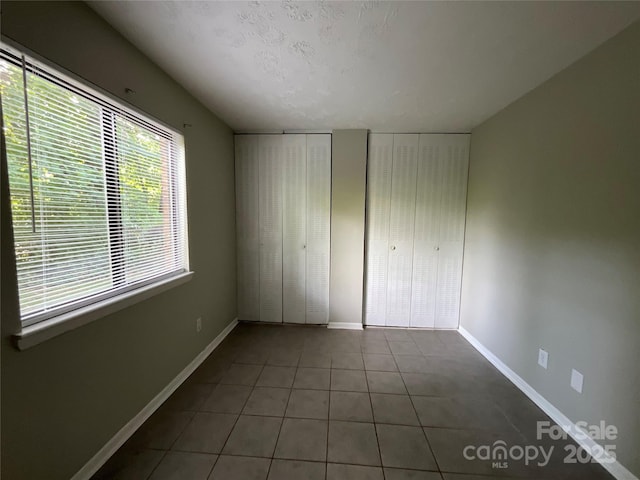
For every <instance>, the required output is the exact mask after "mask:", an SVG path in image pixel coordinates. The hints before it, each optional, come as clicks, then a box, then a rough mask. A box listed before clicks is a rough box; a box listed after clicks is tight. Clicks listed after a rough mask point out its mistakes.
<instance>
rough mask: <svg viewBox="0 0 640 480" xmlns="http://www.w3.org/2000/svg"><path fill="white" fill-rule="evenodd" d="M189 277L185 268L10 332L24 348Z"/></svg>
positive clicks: (112, 311)
mask: <svg viewBox="0 0 640 480" xmlns="http://www.w3.org/2000/svg"><path fill="white" fill-rule="evenodd" d="M192 277H193V272H185V273H181V274H180V275H176V276H175V277H171V278H168V279H165V280H161V281H159V282H156V283H152V284H151V285H146V286H144V287H141V288H138V289H136V290H131V291H130V292H126V293H123V294H122V295H118V296H116V297H113V298H109V299H106V300H102V301H100V302H96V303H93V304H91V305H87V306H86V307H82V308H79V309H77V310H74V311H72V312H68V313H65V314H62V315H59V316H57V317H53V318H50V319H48V320H44V321H42V322H38V323H36V324H34V325H29V326H28V327H24V328H23V329H22V330H21V331H20V333H17V334H15V335H14V336H13V339H14V343H15V345H16V346H17V347H18V350H26V349H27V348H31V347H33V346H35V345H38V344H39V343H42V342H44V341H46V340H49V339H50V338H53V337H57V336H58V335H61V334H63V333H65V332H68V331H70V330H74V329H76V328H78V327H81V326H82V325H86V324H87V323H91V322H93V321H94V320H98V319H99V318H102V317H106V316H107V315H110V314H112V313H114V312H117V311H118V310H122V309H123V308H126V307H129V306H131V305H134V304H136V303H139V302H141V301H143V300H146V299H147V298H151V297H153V296H155V295H157V294H159V293H162V292H165V291H167V290H169V289H171V288H174V287H177V286H178V285H182V284H183V283H186V282H188V281H189V280H191V278H192Z"/></svg>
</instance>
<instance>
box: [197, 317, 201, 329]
mask: <svg viewBox="0 0 640 480" xmlns="http://www.w3.org/2000/svg"><path fill="white" fill-rule="evenodd" d="M200 330H202V318H196V332H199V331H200Z"/></svg>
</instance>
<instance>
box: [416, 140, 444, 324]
mask: <svg viewBox="0 0 640 480" xmlns="http://www.w3.org/2000/svg"><path fill="white" fill-rule="evenodd" d="M442 137H444V135H420V148H419V155H418V176H417V178H418V181H417V184H418V188H417V192H416V220H415V234H414V249H413V285H412V292H411V322H410V326H412V327H428V328H433V327H434V326H435V318H436V281H437V276H438V257H439V255H438V253H439V234H440V206H441V196H442V178H443V177H442V158H441V155H440V154H441V144H442Z"/></svg>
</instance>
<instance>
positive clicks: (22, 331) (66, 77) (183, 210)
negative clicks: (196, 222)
mask: <svg viewBox="0 0 640 480" xmlns="http://www.w3.org/2000/svg"><path fill="white" fill-rule="evenodd" d="M0 47H1V48H2V49H3V50H4V51H5V52H7V53H8V54H9V55H10V56H12V57H13V61H11V60H7V59H5V61H9V62H10V63H14V64H17V63H18V60H19V61H20V62H21V55H25V57H28V58H27V61H26V63H27V70H28V71H31V72H33V71H34V69H35V70H37V74H39V75H41V76H42V77H44V78H46V79H48V80H50V81H52V82H53V83H58V82H57V81H56V80H57V79H59V80H61V81H62V82H64V84H61V85H60V86H61V88H64V89H67V90H70V91H73V92H74V93H76V94H78V95H81V96H83V97H84V98H87V99H89V100H91V101H94V102H96V103H97V104H98V105H100V106H103V107H106V109H105V110H103V111H102V126H104V122H105V119H106V117H111V121H112V122H113V132H112V133H113V138H112V139H114V138H115V118H116V117H115V115H114V112H117V113H118V114H121V115H122V117H123V118H124V119H126V120H129V121H133V123H135V124H137V125H139V126H142V127H143V128H149V129H150V130H152V131H155V132H158V133H160V134H161V136H162V137H164V138H167V139H171V137H173V136H174V135H177V136H178V138H179V140H180V142H179V143H180V144H181V147H182V148H181V155H180V158H179V160H178V162H177V171H176V172H175V175H176V180H175V185H177V186H178V188H172V189H171V190H172V192H171V215H172V216H176V218H177V222H176V225H177V228H179V229H180V230H181V233H180V235H181V236H182V238H183V239H184V245H182V250H183V252H184V258H183V262H182V268H181V269H180V270H177V271H173V272H168V273H165V274H161V275H158V276H154V277H152V278H148V279H145V280H141V281H137V282H134V283H132V284H131V285H128V286H125V287H117V286H116V279H115V275H116V272H115V270H112V280H113V282H114V286H113V287H112V288H113V289H117V290H111V289H110V290H107V291H104V292H101V293H98V294H94V295H90V296H87V297H84V298H80V299H76V300H71V301H69V302H66V303H63V304H61V305H59V306H57V307H54V308H52V309H51V310H49V311H45V312H41V313H36V314H32V315H27V316H26V317H25V318H23V317H22V315H21V313H20V308H18V315H17V318H16V319H14V321H13V322H12V323H13V324H14V325H13V328H12V330H13V332H14V340H15V344H16V346H17V347H18V348H19V349H24V348H28V347H30V346H33V345H36V344H38V343H40V342H41V341H44V340H46V339H48V338H52V337H54V336H57V335H59V334H61V333H64V332H66V331H68V330H71V329H74V328H77V327H79V326H81V325H84V324H86V323H89V322H91V321H94V320H96V319H98V318H102V317H104V316H106V315H109V314H111V313H114V312H115V311H118V310H121V309H123V308H126V307H128V306H130V305H133V304H135V303H138V302H140V301H142V300H145V299H147V298H149V297H151V296H154V295H156V294H158V293H161V292H163V291H166V290H168V289H170V288H173V287H175V286H177V285H180V284H183V283H185V282H187V281H189V280H191V278H192V277H193V272H192V271H191V270H190V258H189V235H188V209H187V191H186V190H187V188H186V152H185V150H186V146H185V143H184V134H183V132H181V131H180V130H178V129H176V128H174V127H172V126H170V125H168V124H166V123H164V122H162V121H159V120H157V119H156V118H154V117H153V116H151V115H150V114H148V113H147V112H144V111H142V110H140V109H138V108H136V107H135V106H132V105H131V104H129V103H128V102H127V101H126V100H124V99H122V98H120V97H117V96H114V95H112V94H111V93H109V92H106V91H105V90H103V89H102V88H100V87H98V86H97V85H95V84H93V83H91V82H89V81H87V80H86V79H84V78H81V77H79V76H78V75H76V74H74V73H72V72H70V71H68V70H66V69H65V68H64V67H61V66H59V65H57V64H55V63H53V62H51V61H49V60H47V59H44V58H42V57H41V56H39V55H38V54H36V53H34V52H32V51H30V50H29V49H28V48H26V47H23V46H22V45H20V44H18V43H16V42H14V41H12V40H11V39H9V38H6V37H5V36H1V37H0ZM3 57H4V55H3ZM49 72H50V74H51V75H53V77H51V76H50V75H48V73H49ZM43 73H44V75H43ZM102 138H103V141H104V140H105V135H104V134H103V137H102ZM114 145H115V144H114ZM114 148H115V147H114ZM104 155H105V157H106V156H107V155H106V151H105V153H104ZM4 161H7V162H8V159H3V162H4ZM109 164H111V165H110V167H111V168H114V167H115V168H116V175H117V166H118V164H117V161H116V159H115V156H114V158H113V159H112V160H111V162H107V159H106V158H105V172H104V177H105V178H104V180H105V186H106V185H107V184H108V183H109V182H110V181H111V182H112V181H113V172H112V173H111V174H110V173H109V171H108V168H109V167H108V166H109ZM7 166H8V165H7ZM110 176H111V177H112V178H111V180H110V179H109V177H110ZM7 187H9V186H8V185H7ZM5 195H6V198H7V200H8V199H9V198H10V191H9V188H8V189H7V192H3V198H4V196H5ZM111 197H116V199H117V200H118V202H119V201H120V200H121V197H120V196H119V195H116V196H111ZM106 207H107V211H106V213H107V217H108V225H109V237H110V238H109V244H110V245H111V244H112V238H111V233H112V228H113V224H112V222H115V221H119V219H117V218H116V215H119V212H117V210H118V208H119V205H112V204H111V199H109V200H108V204H107V205H106ZM9 221H10V222H11V223H13V220H9ZM12 230H13V228H12ZM11 237H12V238H11V245H10V247H11V249H12V252H13V255H14V265H15V270H14V271H15V272H16V277H15V295H16V302H17V303H18V307H19V290H18V279H17V265H16V264H15V237H14V235H13V234H12V236H11ZM175 247H176V248H177V247H179V245H177V244H176V245H175ZM110 249H111V247H110ZM108 261H109V262H110V264H111V265H112V269H113V265H114V263H113V262H114V261H116V258H115V257H114V254H113V253H112V252H110V253H109V259H108Z"/></svg>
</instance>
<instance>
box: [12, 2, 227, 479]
mask: <svg viewBox="0 0 640 480" xmlns="http://www.w3.org/2000/svg"><path fill="white" fill-rule="evenodd" d="M1 8H2V35H4V36H6V37H8V38H10V39H12V40H14V41H16V42H18V43H20V44H22V45H23V46H25V47H27V48H29V49H30V50H32V51H34V52H36V53H37V54H39V55H40V56H42V57H44V58H46V59H48V60H50V61H52V62H54V63H56V64H58V65H60V66H62V67H64V68H66V69H68V70H69V71H71V72H73V73H75V74H77V75H79V76H81V77H83V78H85V79H86V80H88V81H89V82H91V83H93V84H95V85H97V86H99V87H101V88H103V89H105V90H107V91H109V92H111V93H112V94H114V95H116V96H119V97H121V98H124V97H125V93H124V89H125V88H131V89H133V90H135V91H136V94H135V96H133V97H132V98H129V97H127V98H126V100H127V101H129V102H130V103H132V104H134V105H135V106H136V107H138V108H139V109H141V110H142V111H144V112H147V113H148V114H149V115H151V116H153V117H156V118H158V119H159V120H161V121H164V122H165V123H167V124H170V125H172V126H173V127H175V128H177V129H179V130H183V131H184V135H185V143H186V156H187V184H188V198H187V200H188V208H189V248H190V258H191V268H192V270H193V271H194V272H195V276H194V278H193V279H192V280H191V281H190V282H188V283H187V284H185V285H181V286H179V287H176V288H175V289H173V290H170V291H168V292H165V293H162V294H160V295H158V296H156V297H153V298H151V299H149V300H146V301H144V302H142V303H139V304H137V305H135V306H133V307H130V308H127V309H125V310H122V311H120V312H118V313H116V314H114V315H111V316H108V317H105V318H103V319H101V320H98V321H95V322H93V323H91V324H89V325H86V326H84V327H81V328H79V329H77V330H74V331H72V332H70V333H66V334H64V335H61V336H59V337H56V338H54V339H52V340H49V341H47V342H45V343H42V344H40V345H38V346H35V347H33V348H31V349H29V350H26V351H23V352H18V351H17V350H15V349H14V348H13V347H12V346H11V345H10V342H9V338H8V335H7V334H8V332H7V330H6V328H5V329H4V330H3V344H2V477H3V478H7V479H14V480H20V479H28V480H37V479H46V480H54V479H68V478H70V477H71V476H72V475H73V474H74V473H75V472H77V471H78V470H79V469H80V468H81V467H82V466H83V465H84V463H85V462H86V461H87V460H89V459H90V458H91V457H92V456H93V455H94V454H95V453H96V452H97V451H98V449H100V448H101V447H102V446H103V445H104V443H105V442H107V441H108V440H109V439H110V438H111V437H112V436H113V435H114V434H115V433H116V432H117V431H118V430H119V429H120V428H121V427H122V426H123V425H124V424H125V423H126V422H127V421H129V420H130V419H131V418H132V417H133V416H134V415H135V414H137V413H138V412H139V411H140V410H141V409H142V408H143V407H144V406H145V405H146V404H147V403H148V402H149V401H150V400H151V399H152V398H153V397H154V396H155V395H156V394H157V393H158V392H159V391H160V390H161V389H162V388H163V387H164V386H165V385H167V383H168V382H169V381H170V380H172V379H173V378H174V377H175V376H176V375H177V374H178V373H179V372H180V371H181V370H182V369H183V368H184V367H185V366H186V365H187V364H188V363H189V362H190V361H191V360H192V359H193V358H194V357H195V356H196V355H197V354H198V353H200V352H201V351H202V350H203V348H204V347H205V346H206V345H207V344H208V343H210V342H211V340H213V339H214V338H215V337H216V336H217V335H218V333H219V332H220V331H221V330H222V329H223V328H224V327H225V326H226V325H227V324H228V323H229V322H230V321H232V320H233V319H234V318H235V316H236V287H235V284H236V273H235V271H236V270H235V223H234V222H235V220H234V211H235V210H234V209H235V205H234V168H233V136H232V132H231V129H230V128H229V127H228V126H226V125H225V124H224V123H223V122H221V121H220V120H219V119H217V118H216V117H215V116H214V115H212V114H211V113H210V112H209V111H208V110H207V109H205V108H204V107H203V106H202V105H201V104H200V103H199V102H198V101H196V100H195V99H194V98H193V97H192V96H191V95H189V94H188V93H187V92H186V91H185V90H184V89H183V88H182V87H180V86H179V85H178V84H177V83H176V82H174V81H173V80H172V79H171V78H169V77H168V76H167V75H166V74H165V73H164V72H162V71H161V70H160V69H159V68H158V67H156V66H155V65H154V64H153V63H151V61H150V60H149V59H147V58H146V57H145V56H144V55H143V54H142V53H140V52H139V51H138V50H136V48H135V47H133V46H132V45H131V44H130V43H128V42H127V41H126V40H125V39H124V38H123V37H122V36H120V35H119V34H118V33H117V32H116V31H115V30H113V29H112V28H111V27H110V26H109V25H108V24H107V23H105V22H104V21H103V20H102V19H101V18H100V17H98V16H97V15H96V14H95V13H94V12H93V11H92V10H91V9H90V8H89V7H87V6H86V5H85V4H83V3H79V2H78V3H59V2H51V3H31V2H24V3H22V2H17V3H12V2H2V7H1ZM184 123H188V124H191V125H192V127H189V128H186V129H183V124H184ZM2 194H3V198H2V200H3V208H4V207H5V206H6V194H7V192H6V185H5V186H4V190H3V192H2ZM11 251H12V246H11V234H10V231H9V230H8V228H7V216H6V214H5V210H3V214H2V317H3V324H5V325H7V324H9V323H11V322H10V320H11V318H15V315H16V308H15V292H16V286H15V278H14V274H13V273H12V269H11V268H8V267H10V265H8V264H7V260H10V259H11ZM7 254H8V255H7ZM197 317H202V319H203V325H202V332H200V333H196V329H195V319H196V318H197Z"/></svg>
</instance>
